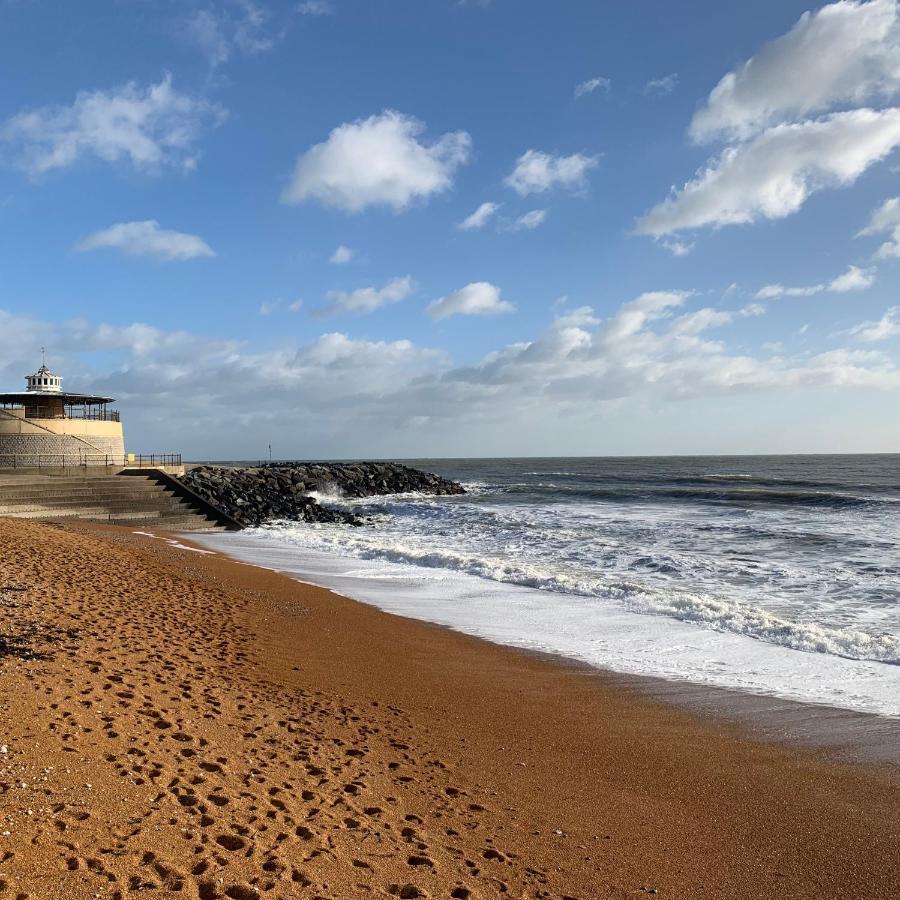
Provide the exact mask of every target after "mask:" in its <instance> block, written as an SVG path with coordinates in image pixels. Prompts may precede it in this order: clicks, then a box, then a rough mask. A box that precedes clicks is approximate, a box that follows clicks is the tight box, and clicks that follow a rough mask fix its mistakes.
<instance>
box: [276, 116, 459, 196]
mask: <svg viewBox="0 0 900 900" xmlns="http://www.w3.org/2000/svg"><path fill="white" fill-rule="evenodd" d="M424 130H425V126H424V125H423V124H422V123H421V122H419V121H418V120H417V119H414V118H411V117H410V116H405V115H403V114H402V113H399V112H396V111H394V110H387V111H385V112H383V113H381V114H380V115H375V116H370V117H369V118H368V119H358V120H357V121H355V122H349V123H345V124H343V125H339V126H338V127H337V128H335V129H334V130H333V131H332V132H331V134H330V135H329V136H328V139H327V140H326V141H325V142H323V143H321V144H316V145H315V146H314V147H311V148H310V149H309V150H307V151H306V153H304V154H302V155H301V156H300V157H299V158H298V159H297V163H296V165H295V167H294V172H293V174H292V176H291V179H290V183H289V184H288V186H287V187H286V188H285V190H284V192H283V194H282V198H281V199H282V201H283V202H285V203H290V204H299V203H303V202H305V201H308V200H318V201H319V202H320V203H323V204H325V205H326V206H333V207H336V208H338V209H343V210H346V211H348V212H359V211H360V210H363V209H365V208H366V207H369V206H390V207H392V208H393V209H394V210H396V211H400V210H403V209H406V208H407V207H408V206H409V205H410V204H412V203H413V202H414V201H416V200H423V199H426V198H428V197H430V196H432V195H433V194H439V193H442V192H444V191H446V190H448V189H449V188H450V187H451V186H452V184H453V176H454V174H455V172H456V170H457V169H458V168H459V166H461V165H462V164H463V163H465V162H466V161H467V160H468V158H469V153H470V149H471V145H472V139H471V137H470V136H469V135H468V133H466V132H465V131H454V132H450V133H448V134H445V135H443V136H442V137H440V138H438V139H437V140H436V141H434V142H432V143H430V144H425V143H422V142H421V141H420V140H419V138H420V136H421V134H422V133H423V131H424Z"/></svg>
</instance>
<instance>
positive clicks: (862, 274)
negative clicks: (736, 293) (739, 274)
mask: <svg viewBox="0 0 900 900" xmlns="http://www.w3.org/2000/svg"><path fill="white" fill-rule="evenodd" d="M874 283H875V270H874V269H861V268H859V266H848V267H847V271H846V272H844V273H843V274H842V275H838V276H837V277H836V278H833V279H832V280H831V281H827V282H822V283H821V284H810V285H806V286H805V287H785V286H784V285H783V284H767V285H766V286H765V287H761V288H760V289H759V290H758V291H757V292H756V295H755V296H756V299H757V300H774V299H776V298H777V297H813V296H815V295H816V294H822V293H824V292H826V291H827V292H829V293H833V294H846V293H848V292H850V291H864V290H866V289H867V288H870V287H871V286H872V285H873V284H874Z"/></svg>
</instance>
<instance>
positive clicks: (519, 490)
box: [499, 482, 897, 509]
mask: <svg viewBox="0 0 900 900" xmlns="http://www.w3.org/2000/svg"><path fill="white" fill-rule="evenodd" d="M551 491H552V492H555V493H557V494H558V495H559V499H560V500H566V501H571V500H596V501H607V502H612V503H653V502H660V501H671V500H675V501H680V502H684V503H706V504H718V505H736V506H797V507H830V508H833V509H848V508H851V507H862V506H870V505H873V504H879V503H892V502H897V501H896V500H895V499H894V498H888V497H877V496H871V495H867V496H859V495H855V494H849V493H842V492H836V491H825V490H822V491H819V490H814V491H812V490H770V489H766V488H757V487H734V488H718V489H717V488H714V487H706V488H704V487H653V486H642V487H634V488H626V487H612V486H611V487H599V486H578V485H573V486H566V485H558V484H552V483H543V484H542V483H537V484H536V483H533V482H532V483H527V482H524V483H517V484H509V485H505V486H504V487H502V488H500V489H499V493H502V494H506V495H511V494H512V495H515V494H537V495H543V497H544V499H545V500H547V499H552V498H550V497H547V494H548V493H549V492H551Z"/></svg>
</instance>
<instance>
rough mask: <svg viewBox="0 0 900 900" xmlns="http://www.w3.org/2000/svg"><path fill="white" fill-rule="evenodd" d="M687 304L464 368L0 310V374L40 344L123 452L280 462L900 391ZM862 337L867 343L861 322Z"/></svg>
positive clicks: (594, 316)
mask: <svg viewBox="0 0 900 900" xmlns="http://www.w3.org/2000/svg"><path fill="white" fill-rule="evenodd" d="M689 299H690V297H689V295H688V294H686V293H684V292H680V291H659V292H652V293H647V294H643V295H641V296H639V297H635V298H634V299H632V300H629V301H627V302H626V303H623V304H621V305H620V306H619V307H618V308H617V309H616V308H614V309H613V310H612V312H611V313H609V314H606V315H603V314H600V313H598V312H597V311H596V310H595V309H592V308H591V307H588V306H584V307H580V308H576V309H572V310H571V311H569V310H567V311H566V312H565V313H564V314H563V315H560V316H559V317H558V318H556V319H555V320H554V321H553V323H552V324H551V325H550V326H549V327H548V328H547V329H545V330H544V331H542V332H540V333H538V334H537V335H536V336H535V337H534V338H533V339H532V340H527V341H517V342H515V343H512V344H508V345H506V346H501V347H499V348H497V349H495V350H493V351H492V352H489V353H487V354H485V355H484V356H483V357H481V358H480V359H478V360H477V361H476V362H474V363H472V364H467V365H455V364H454V363H453V361H452V360H451V359H449V358H448V357H447V355H446V354H445V353H443V352H441V351H438V350H435V349H433V348H429V347H422V346H418V345H416V344H414V343H413V342H411V341H408V340H393V341H368V340H356V339H353V338H350V337H349V336H347V335H345V334H342V333H329V334H323V335H321V336H320V337H317V338H315V339H313V340H310V341H306V342H302V343H299V344H298V343H291V342H290V341H289V340H288V341H285V338H284V337H280V338H279V340H278V345H277V346H273V347H264V348H259V349H254V350H253V351H251V350H249V349H248V348H247V347H246V346H245V345H243V344H241V343H239V342H234V341H222V340H218V339H216V338H211V337H206V336H203V335H196V334H190V333H186V332H183V331H164V330H162V329H159V328H155V327H153V326H150V325H147V324H142V323H134V324H132V325H125V326H112V325H105V324H99V325H98V324H93V323H90V322H86V321H83V320H72V321H67V322H43V321H39V320H35V319H33V318H31V317H27V316H19V315H14V314H12V313H8V312H3V311H2V310H0V379H2V380H3V382H4V383H17V384H18V383H19V379H20V378H21V376H22V374H23V373H24V372H28V371H31V370H32V368H33V365H34V360H33V357H34V353H35V352H36V351H37V348H39V347H40V346H42V345H47V346H48V347H52V348H53V353H54V359H56V360H57V361H58V363H54V367H55V368H57V369H58V370H59V371H62V372H63V374H64V375H66V378H67V384H69V385H70V387H71V388H72V389H73V390H76V389H77V390H82V391H85V392H92V391H96V392H98V393H102V394H104V395H106V396H112V397H119V398H120V400H121V405H122V407H123V410H124V413H125V418H126V423H127V424H126V428H127V430H128V434H129V435H130V441H131V442H132V445H133V446H140V444H141V443H144V445H145V446H149V445H151V444H152V446H154V447H166V448H171V449H182V450H185V451H186V452H193V453H195V454H196V455H198V456H203V455H207V456H208V455H210V454H212V453H214V452H218V453H225V454H228V453H235V454H240V453H243V454H245V455H246V454H249V453H250V451H251V447H250V445H249V444H241V440H242V438H241V435H251V436H252V435H258V434H260V433H265V429H268V428H276V427H277V429H278V431H277V432H274V431H273V432H272V434H275V433H277V434H278V435H279V438H280V440H282V441H284V442H285V444H287V443H288V442H291V449H286V450H285V453H286V454H289V453H301V452H303V454H304V455H327V454H333V453H342V454H344V455H354V454H357V455H363V454H367V455H369V454H375V453H380V454H382V455H397V454H400V453H410V452H417V453H423V454H426V453H430V454H432V455H434V454H436V453H439V452H441V451H442V450H443V451H446V449H447V446H448V443H447V441H448V439H458V440H460V441H461V443H459V444H457V445H455V446H457V447H458V448H459V449H460V450H462V451H463V452H465V451H464V449H463V448H464V447H466V446H468V447H469V448H472V447H473V446H474V447H476V448H477V447H478V446H480V444H479V440H480V439H481V438H482V437H483V436H484V435H485V434H486V432H485V431H484V430H481V429H483V428H485V427H486V428H489V429H492V430H494V431H496V429H498V428H500V429H501V430H502V433H503V434H504V435H506V437H507V438H508V440H507V442H506V444H505V445H504V447H503V452H512V450H513V449H514V448H518V450H519V452H521V450H522V446H523V445H522V440H523V437H525V436H527V434H528V430H527V428H526V427H525V426H523V423H524V422H526V421H527V422H531V423H535V424H536V425H537V426H538V427H540V428H541V429H545V428H548V427H555V426H556V425H558V423H559V422H560V421H565V422H566V423H567V424H571V423H572V422H574V421H575V420H576V419H581V420H583V421H585V422H589V423H594V426H596V425H597V422H598V419H597V417H598V415H601V414H603V413H604V411H606V410H614V409H616V408H617V406H616V405H617V404H619V403H622V402H627V403H628V404H629V406H630V408H632V409H638V408H639V407H641V406H644V407H645V408H647V409H650V410H652V409H653V408H655V407H656V406H658V405H659V406H661V405H670V404H672V403H675V402H678V401H682V400H694V399H697V398H702V399H707V400H710V401H715V399H716V398H719V397H741V398H745V397H746V396H747V394H748V393H750V392H756V393H759V394H761V395H765V394H766V393H769V394H772V395H773V396H774V395H777V396H779V397H783V396H784V395H785V392H788V391H795V392H796V391H802V390H805V389H819V388H834V389H836V390H841V391H853V390H854V389H858V390H867V391H871V390H884V391H891V392H893V394H894V395H896V394H898V393H900V368H898V365H897V360H896V357H895V356H891V355H889V354H885V353H881V352H879V351H877V350H876V349H874V348H872V347H865V348H862V347H858V346H857V347H856V348H855V349H847V348H841V347H839V348H837V349H834V350H829V351H828V352H824V353H815V354H812V355H807V354H806V353H805V352H804V353H802V354H800V355H799V356H796V357H791V356H788V355H784V354H783V352H782V350H780V349H778V350H775V351H773V352H775V353H776V355H770V354H762V355H750V354H747V353H744V352H742V351H740V350H735V349H729V348H728V347H726V346H725V344H724V342H723V341H718V340H716V341H713V340H708V339H706V338H705V336H704V335H705V332H706V331H708V330H709V329H710V328H715V327H720V326H723V325H725V324H727V323H726V322H725V321H724V315H725V313H724V311H721V310H707V309H698V310H694V311H691V310H685V305H686V303H687V301H688V300H689ZM898 314H900V313H898V311H897V310H894V311H893V312H892V313H891V315H890V317H889V318H888V324H887V325H885V326H881V323H864V325H863V328H870V327H872V326H874V325H878V326H879V327H878V329H877V331H876V330H873V331H872V332H871V334H872V335H876V334H877V335H879V336H880V335H881V334H884V333H885V332H889V331H890V329H891V327H892V323H893V324H896V321H897V317H898ZM775 337H777V336H775ZM856 337H857V338H859V339H861V340H863V341H865V340H866V335H864V334H863V330H862V329H861V330H860V331H859V332H857V334H856ZM770 343H771V344H772V346H773V347H775V346H776V345H777V341H771V342H770ZM97 351H103V352H102V353H98V352H97ZM744 402H745V401H744V400H742V403H744ZM742 408H744V407H743V406H742ZM616 421H617V420H616ZM425 426H427V427H425ZM592 433H595V434H598V433H602V432H598V431H596V430H595V431H594V432H592ZM248 440H250V441H251V443H252V437H251V438H249V439H248ZM548 446H553V445H552V444H551V445H548ZM301 448H302V451H301ZM498 449H500V448H498ZM469 452H471V449H470V451H469Z"/></svg>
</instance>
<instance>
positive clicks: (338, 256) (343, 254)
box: [329, 244, 356, 265]
mask: <svg viewBox="0 0 900 900" xmlns="http://www.w3.org/2000/svg"><path fill="white" fill-rule="evenodd" d="M354 256H356V251H355V250H351V249H350V248H349V247H345V246H344V245H343V244H341V245H340V247H338V248H337V250H335V251H334V253H332V254H331V259H330V260H329V262H332V263H335V264H336V265H343V264H344V263H348V262H350V261H351V260H352V259H353V257H354Z"/></svg>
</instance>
